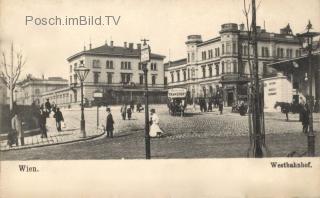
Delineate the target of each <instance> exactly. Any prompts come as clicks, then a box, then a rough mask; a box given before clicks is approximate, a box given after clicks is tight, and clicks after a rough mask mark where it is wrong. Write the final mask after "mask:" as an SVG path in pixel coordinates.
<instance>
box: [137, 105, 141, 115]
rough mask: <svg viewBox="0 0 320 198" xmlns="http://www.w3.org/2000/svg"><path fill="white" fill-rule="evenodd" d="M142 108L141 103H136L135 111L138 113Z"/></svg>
mask: <svg viewBox="0 0 320 198" xmlns="http://www.w3.org/2000/svg"><path fill="white" fill-rule="evenodd" d="M141 110H142V105H141V103H140V102H139V103H137V111H138V112H139V113H140V111H141Z"/></svg>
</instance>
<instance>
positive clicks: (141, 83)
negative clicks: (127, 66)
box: [139, 74, 143, 85]
mask: <svg viewBox="0 0 320 198" xmlns="http://www.w3.org/2000/svg"><path fill="white" fill-rule="evenodd" d="M139 83H140V85H143V74H140V76H139Z"/></svg>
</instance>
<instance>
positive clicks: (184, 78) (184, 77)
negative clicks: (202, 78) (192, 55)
mask: <svg viewBox="0 0 320 198" xmlns="http://www.w3.org/2000/svg"><path fill="white" fill-rule="evenodd" d="M186 80H187V72H186V70H183V81H186Z"/></svg>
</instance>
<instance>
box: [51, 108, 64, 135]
mask: <svg viewBox="0 0 320 198" xmlns="http://www.w3.org/2000/svg"><path fill="white" fill-rule="evenodd" d="M53 117H54V118H55V119H56V127H57V130H58V132H60V131H61V122H64V118H63V115H62V112H61V111H60V108H59V107H57V108H56V113H55V114H54V115H53Z"/></svg>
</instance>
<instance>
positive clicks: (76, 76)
mask: <svg viewBox="0 0 320 198" xmlns="http://www.w3.org/2000/svg"><path fill="white" fill-rule="evenodd" d="M73 79H74V83H77V82H78V75H77V74H74V75H73Z"/></svg>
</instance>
